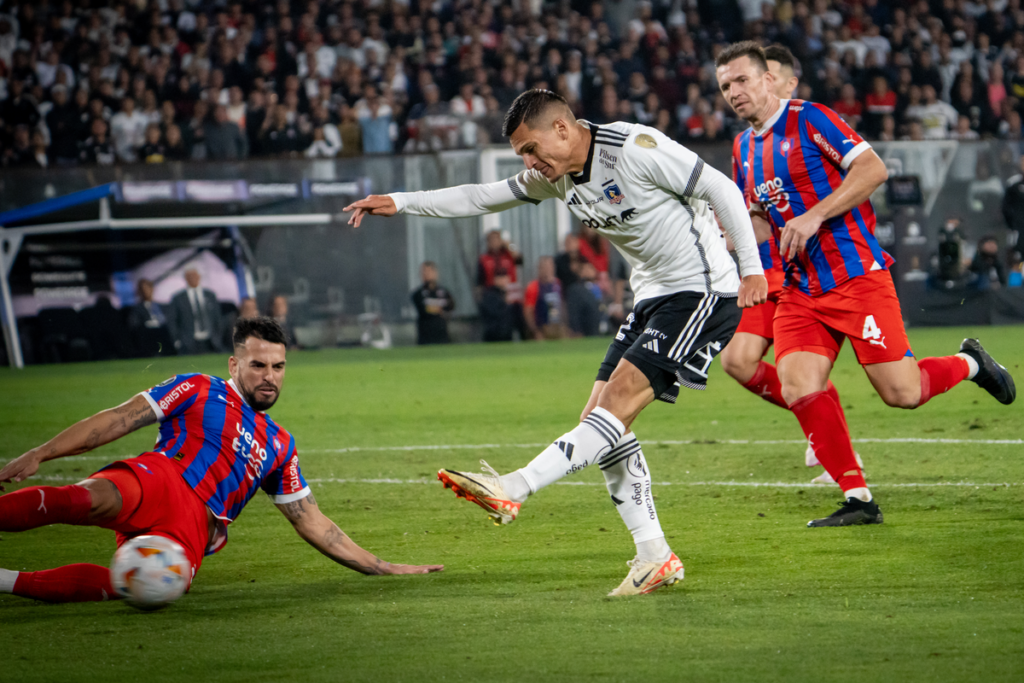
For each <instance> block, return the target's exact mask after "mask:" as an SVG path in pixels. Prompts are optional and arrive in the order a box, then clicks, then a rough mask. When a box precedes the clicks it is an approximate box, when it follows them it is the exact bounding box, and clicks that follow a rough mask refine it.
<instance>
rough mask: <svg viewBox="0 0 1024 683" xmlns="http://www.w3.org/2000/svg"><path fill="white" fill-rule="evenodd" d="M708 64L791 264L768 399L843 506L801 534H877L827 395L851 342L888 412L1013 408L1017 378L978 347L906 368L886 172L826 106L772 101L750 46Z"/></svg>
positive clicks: (973, 343) (868, 496)
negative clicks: (739, 129) (876, 198)
mask: <svg viewBox="0 0 1024 683" xmlns="http://www.w3.org/2000/svg"><path fill="white" fill-rule="evenodd" d="M715 65H716V75H717V78H718V83H719V87H720V89H721V91H722V94H723V96H724V97H725V99H726V100H727V101H728V102H729V104H730V105H731V106H732V107H733V109H734V110H735V111H736V113H737V114H738V115H739V116H740V117H742V118H743V119H745V120H746V121H748V122H749V123H750V124H751V127H750V129H749V130H748V131H745V132H744V133H743V135H742V136H741V137H740V140H739V142H738V143H737V147H738V150H739V151H738V158H739V159H740V162H741V164H742V166H743V171H742V173H738V174H737V178H736V184H737V185H738V186H739V187H740V188H742V189H743V191H745V192H747V193H749V195H750V197H751V199H752V200H753V201H756V202H758V203H760V204H761V206H762V207H763V208H764V209H765V211H766V218H767V220H768V222H769V223H770V224H771V227H772V228H773V230H774V232H775V235H776V237H777V238H778V240H779V251H780V253H781V255H782V256H783V257H784V258H785V259H787V262H788V263H787V270H786V281H785V284H784V286H783V290H782V293H781V294H780V295H779V303H778V307H777V309H776V312H775V320H774V335H775V338H774V343H775V358H776V361H777V363H778V375H779V381H780V385H779V386H778V387H776V388H775V389H774V390H776V391H778V392H780V394H781V396H782V397H783V400H784V401H785V402H786V404H787V405H788V406H789V408H790V410H792V411H793V414H794V415H796V417H797V420H799V422H800V426H801V428H803V430H804V434H805V435H806V436H807V439H808V442H809V443H810V445H811V446H812V447H813V449H814V452H815V454H816V455H817V457H818V459H819V460H820V461H821V463H822V464H823V465H824V466H825V469H826V470H828V472H829V474H830V475H832V478H833V479H834V480H835V481H836V483H838V484H839V486H840V488H842V490H843V492H844V497H845V498H846V500H845V501H844V502H843V503H842V504H841V505H840V508H839V509H838V510H837V511H836V512H835V513H833V514H832V515H830V516H828V517H825V518H822V519H817V520H812V521H811V522H809V526H812V527H823V526H849V525H854V524H880V523H882V521H883V517H882V512H881V510H880V509H879V506H878V504H877V502H876V501H875V500H874V498H873V496H872V493H871V491H870V490H869V489H868V487H867V484H866V482H865V481H864V473H863V470H862V469H861V465H860V464H859V463H858V462H857V460H856V457H855V454H854V452H853V445H852V443H851V441H850V433H849V429H848V427H847V425H846V420H845V417H844V416H843V413H842V409H841V408H840V407H839V404H838V403H837V401H836V400H835V398H834V397H833V396H832V395H831V394H830V393H829V392H828V389H827V385H828V379H829V374H830V373H831V371H832V365H833V363H834V362H835V359H836V357H837V355H838V354H839V350H840V348H841V346H842V344H843V342H844V341H845V340H846V339H849V340H850V345H851V346H852V347H853V351H854V353H855V354H856V355H857V360H858V361H859V362H860V364H861V365H862V366H863V367H864V371H865V374H867V376H868V379H869V380H870V381H871V383H872V385H873V386H874V388H875V390H876V391H877V392H878V395H879V397H880V398H881V399H882V400H883V401H885V403H886V404H888V405H890V406H894V407H901V408H917V407H919V406H921V405H924V404H925V403H926V402H927V401H928V400H930V399H931V398H932V397H934V396H936V395H938V394H941V393H944V392H946V391H948V390H949V389H951V388H952V387H954V386H955V385H956V384H958V383H960V382H962V381H963V380H965V379H971V380H973V381H974V382H975V383H977V384H978V385H979V386H981V387H982V388H984V389H985V390H986V391H988V392H989V393H990V394H992V395H993V396H994V397H995V398H996V399H997V400H998V401H1000V402H1001V403H1004V404H1009V403H1012V402H1013V400H1014V398H1015V397H1016V389H1015V387H1014V384H1013V379H1012V377H1010V374H1009V373H1008V372H1007V371H1006V369H1005V368H1003V367H1002V366H1001V365H999V364H998V363H996V362H995V361H994V360H993V359H992V358H991V357H990V356H989V355H988V354H987V353H986V352H985V350H984V349H983V348H982V347H981V345H980V344H979V343H978V341H977V340H975V339H966V340H964V341H963V343H962V344H961V345H960V352H959V353H957V354H954V355H951V356H943V357H939V358H924V359H921V360H920V361H918V360H917V359H916V358H915V357H914V354H913V352H912V351H911V349H910V343H909V341H908V339H907V333H906V330H905V329H904V326H903V317H902V314H901V312H900V302H899V299H898V298H897V296H896V289H895V287H894V286H893V281H892V276H891V274H890V272H889V269H888V268H889V265H890V264H891V263H892V260H891V258H890V257H889V255H888V254H886V253H885V252H884V251H883V250H882V249H881V247H879V245H878V241H877V240H876V239H875V236H874V230H875V212H874V209H873V207H872V206H871V200H870V197H871V193H872V192H874V191H875V190H876V189H877V188H878V187H880V186H881V184H882V183H883V182H885V180H886V178H887V177H888V173H887V171H886V169H885V164H884V163H882V160H881V159H879V158H878V155H876V154H875V152H874V151H873V150H872V149H871V146H870V145H869V144H868V143H867V142H865V141H864V140H863V138H861V137H860V136H859V135H858V134H857V133H856V132H855V131H853V130H852V129H851V128H850V127H849V126H848V125H846V123H845V122H844V121H843V120H842V119H841V118H840V117H839V116H838V115H837V114H836V113H835V112H833V111H832V110H830V109H828V108H827V107H824V106H822V105H819V104H815V103H812V102H804V101H801V100H787V99H779V97H777V96H776V95H775V94H774V93H773V92H772V88H771V86H772V82H773V76H772V75H771V74H770V73H769V72H768V66H767V60H766V58H765V54H764V51H763V50H762V49H761V47H760V46H759V45H758V44H757V43H754V42H751V41H745V42H741V43H736V44H733V45H730V46H728V47H727V48H725V49H724V50H722V52H720V53H719V55H718V56H717V57H716V60H715Z"/></svg>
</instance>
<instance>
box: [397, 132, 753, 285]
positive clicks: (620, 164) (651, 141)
mask: <svg viewBox="0 0 1024 683" xmlns="http://www.w3.org/2000/svg"><path fill="white" fill-rule="evenodd" d="M580 123H581V124H582V125H584V126H588V127H589V128H590V138H591V139H590V150H589V153H588V155H587V162H586V165H585V166H584V168H583V170H582V171H581V172H580V173H579V174H578V175H571V174H570V175H565V176H563V177H561V178H559V179H558V180H557V181H555V182H554V183H552V182H550V181H549V180H548V179H547V178H545V177H544V176H543V175H542V174H541V173H540V172H538V171H535V170H524V171H522V172H521V173H519V174H517V175H516V176H514V177H512V178H508V179H507V180H503V181H500V182H497V183H488V184H484V185H462V186H459V187H453V188H448V189H445V190H433V191H428V192H395V193H392V194H391V195H390V196H391V197H392V198H393V199H394V200H395V205H396V206H397V207H398V210H399V211H401V212H404V213H411V214H416V215H424V216H438V217H442V218H456V217H460V216H477V215H481V214H484V213H493V212H496V211H504V210H505V209H510V208H512V207H514V206H521V205H522V204H523V203H527V202H528V203H532V204H538V203H540V202H541V201H542V200H544V199H549V198H557V199H561V200H563V201H564V202H565V203H566V205H567V206H568V207H569V211H571V212H572V214H573V215H574V216H576V218H578V219H579V220H580V222H582V223H583V224H584V225H586V226H588V227H591V228H594V229H595V230H597V232H599V233H600V234H601V235H604V236H605V237H607V238H608V240H609V241H610V242H611V243H612V244H613V245H614V246H615V248H616V249H618V250H619V252H620V253H622V256H623V257H624V258H625V259H626V261H627V262H628V263H629V264H630V266H632V269H633V274H632V276H631V277H630V285H631V286H632V288H633V292H634V295H635V298H636V301H642V300H644V299H650V298H653V297H658V296H665V295H667V294H674V293H676V292H707V293H709V294H716V295H718V296H723V297H734V296H736V292H737V290H738V288H739V278H738V277H737V274H736V266H735V263H734V262H733V260H732V258H731V257H730V256H729V254H728V252H727V251H726V248H725V239H724V237H723V236H722V233H721V231H720V230H719V227H718V223H717V222H716V221H715V214H717V215H718V218H719V220H720V221H721V223H722V227H723V228H724V229H725V231H726V232H727V233H728V234H729V236H730V237H731V238H732V241H733V245H734V246H735V248H736V253H737V256H738V258H739V262H740V271H741V273H742V274H743V275H744V276H747V275H754V274H761V273H762V272H763V271H762V269H761V261H760V257H759V255H758V251H757V243H756V239H755V238H754V231H753V227H752V226H751V224H750V217H749V216H748V214H747V210H746V204H745V202H744V200H743V196H742V195H741V194H740V192H739V190H738V189H737V188H736V185H735V184H734V183H733V182H732V181H731V180H730V179H729V178H727V177H726V176H725V175H723V174H722V173H721V172H719V171H717V170H715V169H713V168H711V167H710V166H706V165H705V164H704V162H703V161H702V160H701V159H700V158H699V157H698V156H697V155H696V154H695V153H694V152H692V151H691V150H689V149H687V148H685V147H683V146H682V145H680V144H679V143H677V142H675V141H674V140H672V139H670V138H669V137H667V136H665V135H663V134H662V133H660V132H659V131H657V130H656V129H654V128H650V127H647V126H641V125H636V124H628V123H613V124H609V125H607V126H597V125H594V124H592V123H588V122H586V121H580ZM712 207H714V211H715V212H714V213H712Z"/></svg>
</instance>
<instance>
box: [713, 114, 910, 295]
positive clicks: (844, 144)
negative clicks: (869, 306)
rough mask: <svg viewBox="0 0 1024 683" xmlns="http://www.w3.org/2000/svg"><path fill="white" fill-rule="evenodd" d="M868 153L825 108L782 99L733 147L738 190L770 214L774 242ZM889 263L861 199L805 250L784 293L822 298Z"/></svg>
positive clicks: (871, 213)
mask: <svg viewBox="0 0 1024 683" xmlns="http://www.w3.org/2000/svg"><path fill="white" fill-rule="evenodd" d="M869 149H871V146H870V145H869V144H868V143H867V142H865V141H864V139H863V138H862V137H861V136H860V135H858V134H857V133H856V132H855V131H854V130H853V129H852V128H850V127H849V126H848V125H846V123H845V122H844V121H843V120H842V119H841V118H839V115H838V114H836V113H835V112H834V111H832V110H831V109H829V108H828V107H824V106H822V105H820V104H815V103H813V102H805V101H803V100H782V102H781V103H780V107H779V111H778V112H776V114H775V116H773V117H772V118H771V119H770V120H769V121H767V122H766V123H765V126H764V127H763V128H762V129H761V131H760V132H755V131H754V130H753V129H752V128H751V129H748V130H746V131H744V132H743V133H741V134H740V135H739V136H738V137H737V139H736V140H735V141H734V144H733V165H734V168H735V170H736V184H737V185H738V186H739V188H740V190H741V191H742V192H743V193H744V194H745V195H748V196H749V197H750V198H751V201H756V202H759V203H760V204H761V206H762V207H764V209H765V210H766V211H767V212H768V219H769V222H770V223H771V224H772V227H773V229H774V231H775V234H776V237H778V235H779V231H780V230H781V229H782V227H783V226H785V224H786V221H789V220H792V219H793V218H795V217H797V216H800V215H802V214H804V213H806V212H807V210H808V209H810V208H811V207H813V206H814V205H816V204H817V203H818V202H820V201H822V200H823V199H825V198H826V197H828V196H829V195H830V194H832V193H833V192H834V191H835V190H836V189H837V188H838V187H839V185H840V184H841V183H842V182H843V179H844V178H846V173H847V170H848V169H849V167H850V164H851V163H853V160H854V159H855V158H857V157H858V156H859V155H860V154H862V153H863V152H865V151H867V150H869ZM892 263H893V260H892V257H891V256H889V254H887V253H886V252H885V251H883V250H882V248H881V247H880V246H879V244H878V240H876V239H875V210H874V208H873V207H872V206H871V200H865V201H864V203H862V204H861V205H860V206H856V207H854V208H853V209H851V210H850V211H848V212H846V213H845V214H843V215H840V216H835V217H833V218H830V219H828V220H827V221H825V222H824V223H822V225H821V227H820V228H819V229H818V232H817V234H815V235H813V236H812V237H811V238H810V239H809V240H808V241H807V247H806V249H805V250H804V251H802V252H800V254H798V255H797V257H796V258H795V259H794V260H793V262H791V263H790V264H788V265H787V268H786V286H790V287H794V286H795V287H797V288H798V289H799V290H800V291H802V292H804V293H805V294H808V295H810V296H820V295H821V294H824V293H825V292H828V291H829V290H831V289H832V288H834V287H837V286H838V285H841V284H842V283H844V282H846V281H847V280H849V279H851V278H854V277H857V276H859V275H863V274H865V273H867V272H868V271H872V270H885V269H888V267H889V266H890V265H891V264H892Z"/></svg>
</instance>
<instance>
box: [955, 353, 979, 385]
mask: <svg viewBox="0 0 1024 683" xmlns="http://www.w3.org/2000/svg"><path fill="white" fill-rule="evenodd" d="M956 356H957V358H963V359H964V360H965V361H967V367H968V368H970V369H969V370H968V371H967V379H974V376H975V375H977V374H978V370H979V369H980V368H979V367H978V361H976V360H974V359H973V358H971V357H970V356H968V355H967V354H966V353H958V354H956Z"/></svg>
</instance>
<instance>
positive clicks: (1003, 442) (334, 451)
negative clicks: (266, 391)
mask: <svg viewBox="0 0 1024 683" xmlns="http://www.w3.org/2000/svg"><path fill="white" fill-rule="evenodd" d="M641 443H642V444H643V445H645V446H715V445H717V444H725V445H729V446H778V445H800V446H803V445H805V444H806V443H807V441H806V440H804V439H714V440H710V439H709V440H707V441H694V440H689V441H682V440H679V441H643V442H641ZM853 443H883V444H889V443H892V444H898V443H912V444H961V445H967V446H1024V439H918V438H903V439H901V438H895V439H853ZM550 445H551V444H549V443H476V444H465V443H463V444H421V445H413V446H351V447H349V448H305V449H304V448H299V453H300V454H307V453H314V454H328V455H344V454H346V453H393V452H409V451H465V450H480V451H483V450H496V449H502V448H531V449H543V448H547V447H548V446H550ZM136 455H138V454H137V453H132V454H129V455H72V456H69V457H67V458H63V460H66V461H68V462H85V461H89V460H97V461H104V462H113V461H114V460H123V459H125V458H134V457H135V456H136Z"/></svg>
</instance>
